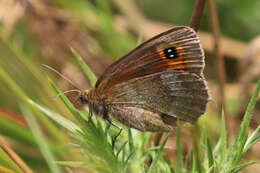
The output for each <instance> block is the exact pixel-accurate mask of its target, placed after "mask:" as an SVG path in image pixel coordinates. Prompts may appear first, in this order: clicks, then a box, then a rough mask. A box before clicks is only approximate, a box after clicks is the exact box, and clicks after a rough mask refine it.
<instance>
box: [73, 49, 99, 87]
mask: <svg viewBox="0 0 260 173" xmlns="http://www.w3.org/2000/svg"><path fill="white" fill-rule="evenodd" d="M70 50H71V52H72V53H73V55H74V56H75V58H76V60H77V61H78V63H79V65H80V67H81V69H82V70H83V71H84V73H85V74H86V75H87V77H88V78H89V80H90V83H91V86H92V87H94V86H95V83H96V81H97V77H96V75H95V74H94V73H93V72H92V70H91V69H90V68H89V67H88V66H87V65H86V63H85V62H84V61H83V59H82V58H81V57H80V55H79V54H78V53H77V52H76V51H75V50H74V49H73V48H70Z"/></svg>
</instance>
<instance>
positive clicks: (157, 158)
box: [147, 135, 169, 173]
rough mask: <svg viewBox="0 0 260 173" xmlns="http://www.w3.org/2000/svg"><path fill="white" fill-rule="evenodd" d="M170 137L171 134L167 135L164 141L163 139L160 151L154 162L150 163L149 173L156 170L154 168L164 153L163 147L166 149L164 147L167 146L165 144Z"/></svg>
mask: <svg viewBox="0 0 260 173" xmlns="http://www.w3.org/2000/svg"><path fill="white" fill-rule="evenodd" d="M168 137H169V135H167V136H166V137H165V139H164V141H163V143H162V145H161V147H160V149H159V151H158V152H157V153H156V155H155V157H154V158H153V162H152V164H151V165H150V167H149V168H148V170H147V173H150V172H152V171H154V169H155V167H156V165H157V162H158V160H159V158H160V157H161V155H162V152H163V149H164V147H165V144H166V142H167V140H168Z"/></svg>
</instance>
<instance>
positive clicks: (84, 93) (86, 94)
mask: <svg viewBox="0 0 260 173" xmlns="http://www.w3.org/2000/svg"><path fill="white" fill-rule="evenodd" d="M91 90H92V89H88V90H85V91H82V92H81V93H80V95H79V97H78V100H79V101H80V102H81V103H82V104H89V102H90V100H91V99H90V97H89V96H90V92H91Z"/></svg>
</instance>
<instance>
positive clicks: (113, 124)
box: [106, 118, 123, 150]
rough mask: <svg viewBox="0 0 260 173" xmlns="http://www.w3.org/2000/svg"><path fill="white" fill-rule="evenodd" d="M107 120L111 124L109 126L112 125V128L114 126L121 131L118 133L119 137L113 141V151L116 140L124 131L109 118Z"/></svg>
mask: <svg viewBox="0 0 260 173" xmlns="http://www.w3.org/2000/svg"><path fill="white" fill-rule="evenodd" d="M106 120H107V121H108V122H109V124H111V125H112V126H114V127H116V128H118V129H119V132H118V133H117V135H116V136H115V137H114V138H113V139H112V149H113V150H114V147H115V143H116V139H117V137H118V136H119V135H120V133H121V132H122V130H123V129H122V127H120V126H118V125H117V124H115V123H113V122H112V121H111V120H110V119H109V118H107V119H106Z"/></svg>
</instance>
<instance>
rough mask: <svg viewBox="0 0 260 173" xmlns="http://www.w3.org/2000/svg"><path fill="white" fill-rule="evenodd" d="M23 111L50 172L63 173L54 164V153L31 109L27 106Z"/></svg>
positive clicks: (23, 106) (22, 107) (22, 108)
mask: <svg viewBox="0 0 260 173" xmlns="http://www.w3.org/2000/svg"><path fill="white" fill-rule="evenodd" d="M21 111H22V112H23V115H24V116H25V119H26V121H27V122H28V124H29V127H30V129H31V131H32V133H33V136H34V138H35V140H36V142H37V144H38V146H39V148H40V150H41V153H42V155H43V156H44V158H45V160H46V162H47V164H48V166H49V168H50V171H51V172H52V173H61V171H60V168H59V167H58V166H57V165H55V164H53V162H54V161H55V160H56V159H55V156H54V155H53V153H52V151H51V150H50V148H49V146H48V143H47V140H46V139H45V138H44V136H43V134H42V132H41V130H40V127H39V125H38V123H37V120H36V119H35V117H34V116H33V114H32V112H31V111H30V109H28V108H27V107H26V106H25V105H21Z"/></svg>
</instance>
